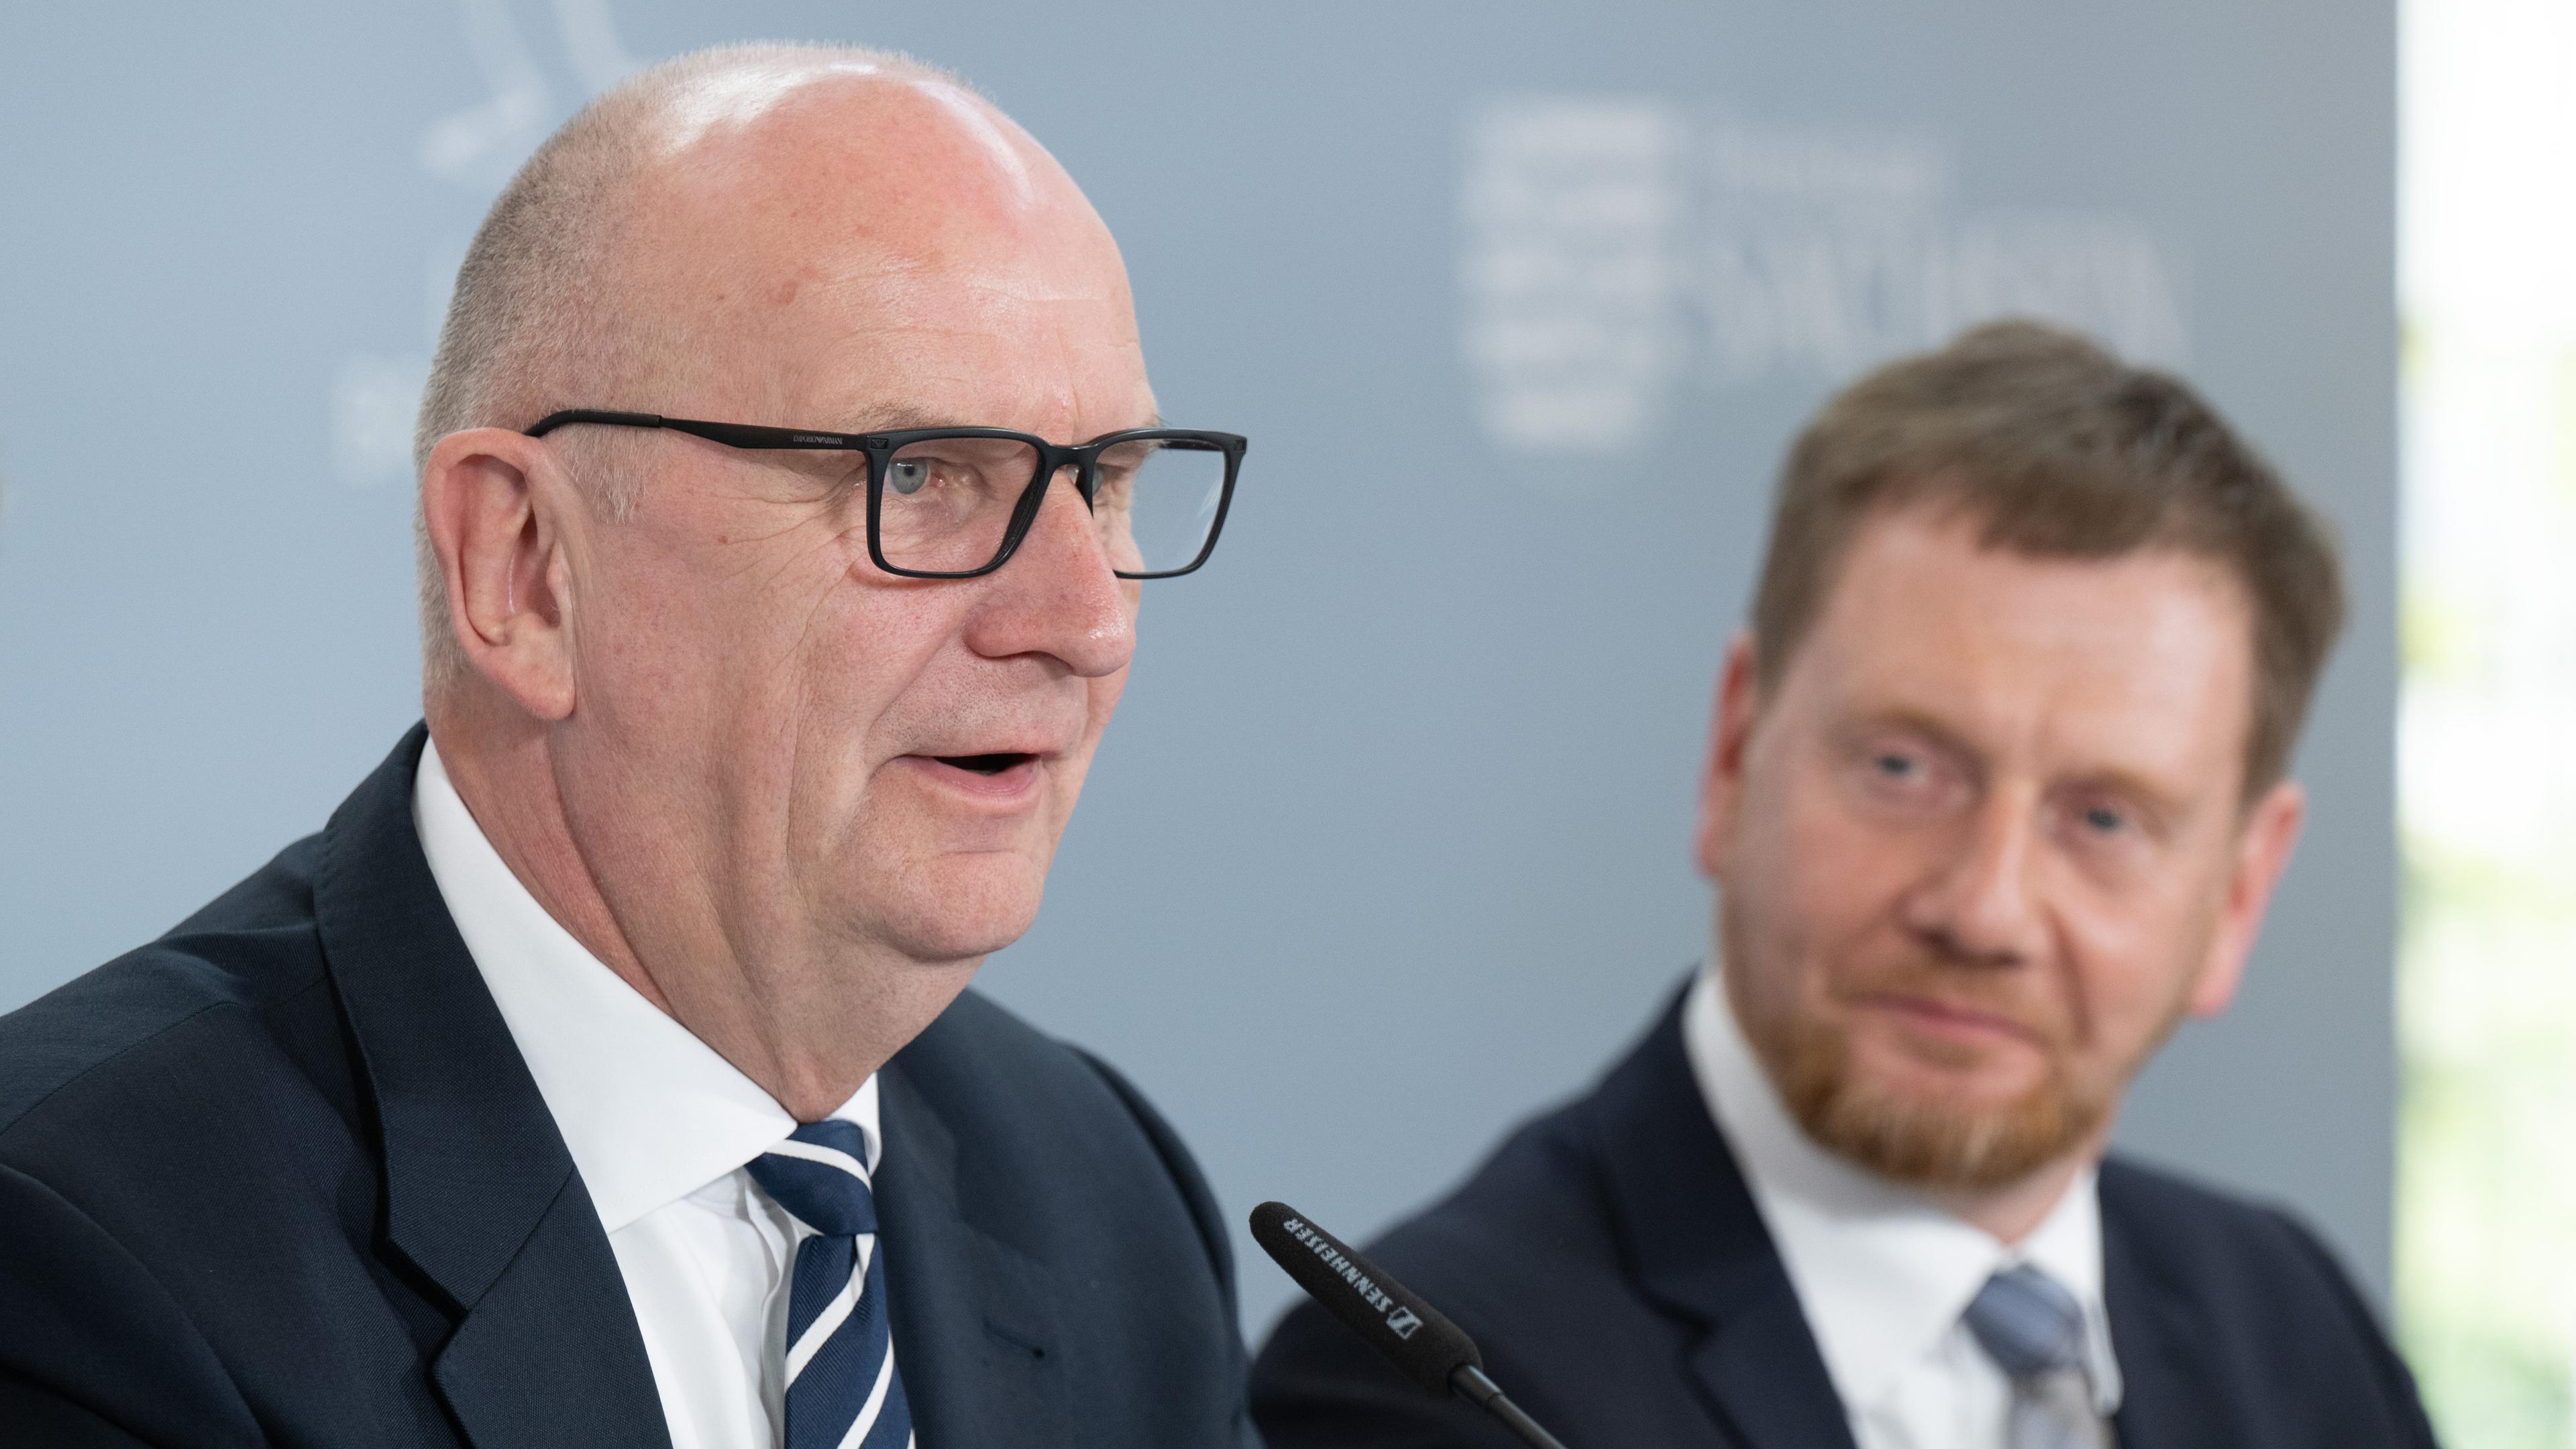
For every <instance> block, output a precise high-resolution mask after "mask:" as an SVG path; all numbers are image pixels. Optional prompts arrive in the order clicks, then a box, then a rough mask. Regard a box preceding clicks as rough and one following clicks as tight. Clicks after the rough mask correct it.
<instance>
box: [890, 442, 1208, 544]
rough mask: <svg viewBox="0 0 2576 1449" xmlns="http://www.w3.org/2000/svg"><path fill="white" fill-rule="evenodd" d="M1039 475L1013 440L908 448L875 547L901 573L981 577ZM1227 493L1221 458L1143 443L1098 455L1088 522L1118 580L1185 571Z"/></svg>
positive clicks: (895, 469) (1029, 452)
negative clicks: (978, 571)
mask: <svg viewBox="0 0 2576 1449" xmlns="http://www.w3.org/2000/svg"><path fill="white" fill-rule="evenodd" d="M1037 469H1038V453H1037V450H1036V449H1035V448H1032V447H1030V446H1029V445H1028V444H1026V443H1023V442H1020V441H1018V440H1016V439H1011V438H931V439H926V440H923V441H921V442H917V443H908V444H906V445H905V446H903V447H902V448H900V449H898V450H897V451H896V452H895V454H894V456H893V457H892V458H890V459H888V460H887V463H886V476H885V488H884V490H883V492H882V494H881V495H880V497H879V499H878V503H877V547H878V548H879V549H880V550H881V551H883V553H884V554H885V561H886V562H887V563H889V564H892V565H893V566H894V567H896V568H899V569H913V570H918V571H920V572H923V573H967V572H971V571H973V570H975V569H980V568H982V567H984V566H985V565H986V564H989V563H991V562H992V561H993V559H994V558H995V557H996V556H997V555H999V554H1000V553H1001V551H1002V541H1003V538H1004V536H1005V535H1007V534H1008V533H1009V531H1010V523H1011V512H1012V509H1013V508H1014V507H1016V506H1017V505H1018V503H1019V501H1020V495H1021V494H1022V493H1023V492H1025V491H1026V490H1027V488H1028V485H1029V483H1030V480H1031V479H1033V478H1034V477H1035V476H1036V474H1037ZM1224 494H1225V454H1224V453H1223V452H1222V451H1220V450H1217V449H1214V448H1209V447H1206V446H1204V445H1194V444H1191V443H1188V442H1182V441H1173V440H1167V439H1141V438H1140V439H1137V440H1134V441H1132V442H1126V443H1119V444H1116V445H1114V446H1112V447H1110V448H1109V449H1108V450H1106V451H1105V452H1103V453H1102V454H1101V455H1100V462H1099V486H1098V488H1097V490H1096V491H1095V492H1094V494H1093V496H1092V503H1091V524H1092V527H1093V529H1094V530H1095V531H1096V532H1097V533H1098V534H1099V536H1100V541H1101V545H1102V547H1103V548H1104V549H1105V550H1106V551H1107V552H1108V555H1109V560H1110V567H1111V568H1112V569H1113V570H1115V571H1116V572H1118V573H1122V574H1154V573H1164V572H1168V571H1170V570H1173V569H1182V568H1187V567H1189V566H1190V564H1191V563H1193V562H1194V561H1196V560H1197V558H1198V556H1199V553H1200V551H1201V550H1203V549H1204V548H1206V547H1207V541H1208V532H1209V530H1210V529H1212V528H1214V527H1215V526H1216V511H1217V505H1218V504H1219V503H1220V502H1221V501H1222V500H1223V498H1224Z"/></svg>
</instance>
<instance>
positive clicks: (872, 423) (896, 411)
mask: <svg viewBox="0 0 2576 1449" xmlns="http://www.w3.org/2000/svg"><path fill="white" fill-rule="evenodd" d="M988 426H992V425H991V424H987V423H970V422H965V421H962V420H960V419H958V418H956V417H953V416H950V415H948V414H945V413H935V412H932V411H930V410H929V409H927V408H918V407H895V408H888V409H886V410H885V411H884V412H881V413H878V414H876V415H874V417H873V418H871V419H869V420H868V421H866V422H863V423H861V424H860V425H859V426H857V427H851V428H842V429H840V430H839V431H841V432H844V433H851V434H857V433H900V432H906V431H908V430H910V429H913V428H981V427H988ZM1166 426H1169V425H1168V424H1166V423H1165V422H1164V421H1163V414H1162V410H1161V409H1159V408H1157V409H1156V410H1155V411H1154V412H1153V414H1152V415H1151V416H1150V417H1148V418H1147V419H1146V420H1145V421H1144V422H1141V423H1138V424H1136V425H1135V426H1134V427H1129V428H1111V429H1110V430H1109V432H1111V433H1127V432H1134V431H1136V430H1137V429H1139V428H1160V427H1166ZM1014 431H1016V429H1015V430H1014ZM1101 436H1103V437H1106V436H1108V434H1107V433H1103V434H1101ZM1081 441H1084V442H1088V441H1090V440H1089V439H1087V438H1086V439H1082V440H1081Z"/></svg>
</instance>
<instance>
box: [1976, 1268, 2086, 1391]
mask: <svg viewBox="0 0 2576 1449" xmlns="http://www.w3.org/2000/svg"><path fill="white" fill-rule="evenodd" d="M1968 1331H1969V1332H1970V1333H1973V1334H1975V1335H1976V1337H1977V1342H1978V1344H1979V1345H1981V1346H1982V1347H1983V1348H1984V1349H1985V1351H1986V1353H1987V1355H1988V1356H1989V1357H1991V1358H1992V1359H1994V1361H1995V1362H1996V1363H1997V1364H1998V1365H2000V1366H2001V1367H2002V1368H2003V1371H2004V1372H2005V1373H2006V1374H2008V1375H2010V1376H2011V1377H2012V1378H2014V1379H2015V1380H2026V1379H2033V1378H2037V1377H2039V1376H2041V1375H2043V1374H2049V1373H2054V1372H2056V1371H2058V1370H2060V1369H2068V1368H2073V1367H2075V1366H2076V1365H2077V1364H2078V1363H2080V1362H2082V1361H2083V1354H2084V1309H2083V1306H2082V1305H2081V1304H2078V1303H2077V1302H2076V1301H2075V1295H2074V1294H2072V1293H2069V1292H2068V1291H2066V1286H2065V1285H2064V1284H2062V1283H2060V1282H2058V1281H2057V1280H2056V1279H2054V1278H2051V1277H2050V1276H2048V1275H2047V1274H2046V1273H2043V1272H2041V1271H2040V1270H2039V1269H2037V1268H2034V1267H2032V1266H2030V1265H2029V1264H2027V1263H2025V1264H2022V1265H2021V1266H2020V1267H2017V1268H2007V1269H2005V1270H2004V1271H2002V1272H2000V1273H1997V1274H1996V1275H1995V1276H1993V1277H1991V1278H1989V1279H1987V1280H1986V1286H1985V1287H1983V1288H1980V1289H1978V1290H1977V1296H1976V1299H1975V1301H1973V1302H1971V1303H1970V1304H1969V1305H1968Z"/></svg>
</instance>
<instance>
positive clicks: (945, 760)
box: [932, 755, 1037, 775]
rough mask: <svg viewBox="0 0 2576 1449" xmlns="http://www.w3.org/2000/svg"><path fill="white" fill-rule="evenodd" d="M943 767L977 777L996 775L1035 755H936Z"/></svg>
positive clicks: (1025, 761)
mask: <svg viewBox="0 0 2576 1449" xmlns="http://www.w3.org/2000/svg"><path fill="white" fill-rule="evenodd" d="M932 758H934V759H936V760H938V761H939V763H941V764H943V765H947V766H950V767H952V768H955V769H960V770H965V771H967V772H969V773H971V774H977V775H998V774H1000V773H1002V772H1003V771H1004V770H1007V769H1009V768H1011V767H1012V766H1013V765H1019V764H1025V763H1027V762H1028V761H1030V760H1034V759H1036V758H1037V756H1035V755H936V756H933V757H932Z"/></svg>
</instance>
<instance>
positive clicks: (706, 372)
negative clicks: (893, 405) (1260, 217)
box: [625, 64, 1144, 426]
mask: <svg viewBox="0 0 2576 1449" xmlns="http://www.w3.org/2000/svg"><path fill="white" fill-rule="evenodd" d="M658 134H659V136H660V143H659V144H660V145H661V147H662V154H661V155H660V156H659V157H658V158H656V160H655V161H654V162H652V163H651V165H650V169H649V172H648V176H647V179H646V182H645V185H644V187H643V188H642V196H641V198H640V199H641V200H642V201H643V203H644V204H643V205H642V206H640V207H639V208H638V210H637V212H636V214H635V222H634V225H633V226H632V228H631V229H630V230H629V232H628V235H627V241H628V246H627V247H626V249H625V250H626V253H627V255H628V257H629V258H630V259H631V260H632V263H633V265H634V267H635V270H636V272H637V273H638V274H639V275H637V277H636V279H635V280H636V283H637V285H636V288H635V290H636V292H637V293H638V294H639V295H638V301H639V303H640V304H641V305H643V306H645V307H648V308H650V309H652V310H653V311H654V312H655V313H656V314H658V315H661V316H664V317H667V318H669V319H670V321H671V325H670V326H669V328H668V332H669V334H670V335H671V336H673V337H674V338H675V339H680V340H681V342H682V345H681V347H680V349H679V356H678V357H677V359H676V361H677V362H678V363H679V364H680V365H681V366H683V367H685V368H688V369H690V370H691V371H693V372H697V373H699V374H701V377H700V380H699V385H700V386H704V385H706V383H707V382H708V381H709V380H710V379H713V380H716V381H719V382H721V384H722V385H723V386H725V387H726V388H727V390H732V391H739V390H741V389H743V388H746V387H760V388H767V389H771V390H773V391H781V392H782V394H783V395H782V396H780V398H779V404H780V405H781V406H789V405H794V404H795V403H797V402H800V401H804V399H802V398H799V397H796V396H795V394H799V393H805V392H809V391H812V390H813V389H814V388H816V387H820V388H823V389H825V390H826V391H828V390H830V389H832V388H834V387H836V386H842V385H845V384H846V385H849V386H856V385H858V384H859V382H860V381H861V380H863V379H864V378H866V377H867V376H869V375H877V382H878V384H879V385H880V386H881V387H883V386H890V385H891V383H890V382H889V379H888V378H887V377H886V376H884V374H887V373H888V372H889V371H900V373H901V375H902V376H904V377H906V378H910V379H914V380H916V381H919V382H921V383H923V384H925V385H930V386H933V387H936V386H938V385H941V384H942V383H943V381H944V382H945V383H946V384H948V385H951V386H952V387H964V386H970V385H971V386H974V387H980V388H982V389H983V390H985V391H994V390H998V391H999V392H1001V393H1002V394H1003V395H1004V399H1003V400H1006V401H1007V400H1010V399H1012V398H1017V397H1018V396H1019V395H1020V394H1021V393H1024V392H1026V391H1028V390H1029V389H1031V388H1037V389H1039V390H1041V391H1049V392H1053V393H1055V394H1059V395H1060V396H1061V397H1062V398H1071V397H1074V396H1075V395H1086V396H1095V397H1097V396H1100V395H1103V394H1114V393H1117V392H1119V391H1121V390H1135V391H1141V390H1142V389H1143V386H1144V382H1143V367H1142V361H1141V354H1140V352H1139V350H1138V347H1137V339H1136V324H1135V313H1134V306H1133V303H1132V301H1131V299H1130V296H1129V292H1128V286H1127V277H1126V269H1125V266H1124V264H1123V262H1122V261H1121V259H1120V257H1119V254H1118V249H1117V245H1116V243H1115V242H1114V241H1112V240H1111V238H1110V236H1109V232H1108V229H1107V228H1106V227H1105V226H1104V225H1103V224H1102V223H1101V221H1100V218H1099V216H1098V215H1097V213H1095V212H1094V211H1093V210H1092V208H1091V205H1090V203H1089V202H1088V201H1087V200H1086V199H1085V198H1084V197H1083V195H1082V193H1081V191H1080V190H1079V189H1078V188H1077V187H1076V186H1075V185H1074V184H1073V181H1072V179H1071V178H1070V177H1069V176H1067V175H1066V174H1065V172H1064V170H1063V168H1062V167H1061V166H1059V165H1058V164H1057V163H1056V161H1055V158H1054V157H1052V156H1050V155H1048V154H1047V153H1046V151H1045V150H1044V148H1042V147H1040V146H1039V145H1038V144H1037V142H1036V141H1035V140H1034V139H1032V138H1031V137H1029V135H1028V134H1027V133H1026V132H1025V131H1022V130H1021V129H1020V128H1019V127H1018V125H1016V124H1015V123H1013V122H1012V121H1011V120H1010V119H1009V118H1008V117H1006V116H1003V115H1002V114H1001V113H1000V112H998V111H996V110H994V109H993V108H992V107H991V106H990V105H989V104H988V103H986V102H984V101H983V100H981V99H980V98H978V97H976V96H974V95H972V94H971V93H969V92H967V91H965V90H964V89H962V88H960V87H958V86H957V85H955V84H953V83H951V82H948V81H946V80H943V79H941V78H939V77H936V76H929V75H920V74H911V73H900V72H897V73H889V72H884V71H880V70H876V69H872V68H870V67H868V66H865V65H863V64H860V65H841V66H823V67H808V68H805V69H803V70H800V71H797V72H794V73H792V74H785V75H778V74H768V73H764V72H757V71H755V72H751V73H747V74H741V75H734V74H727V75H723V76H719V77H715V78H712V79H711V80H710V81H709V83H708V84H707V86H706V87H705V88H703V89H701V90H698V91H693V92H690V93H687V94H684V95H683V96H681V97H680V98H678V99H677V100H676V101H675V102H674V103H673V106H672V108H671V112H670V115H669V117H668V118H667V121H666V124H665V125H664V126H663V127H662V128H661V129H660V131H659V133H658ZM871 359H874V360H876V361H879V362H882V363H885V364H888V366H883V367H871V366H868V365H867V363H868V362H869V361H870V360H871ZM894 364H900V366H899V368H896V367H894V366H893V365H894ZM862 390H864V389H862ZM891 400H893V399H890V401H891ZM821 401H822V400H821V399H816V400H814V401H813V402H809V403H807V405H809V406H810V405H820V403H821ZM902 401H906V402H909V403H910V404H911V405H914V406H927V407H936V406H938V405H939V404H938V403H937V402H936V401H935V400H932V399H924V398H913V399H903V400H902ZM956 405H957V406H961V407H964V406H989V405H990V404H989V403H983V402H979V401H977V400H972V399H968V398H960V399H958V401H957V403H956ZM1057 410H1058V411H1062V410H1063V408H1062V407H1058V408H1057ZM837 420H838V419H836V418H834V417H830V416H825V417H819V418H814V419H811V420H800V421H811V422H812V423H813V424H814V425H818V426H819V425H828V424H831V423H833V422H835V421H837Z"/></svg>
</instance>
